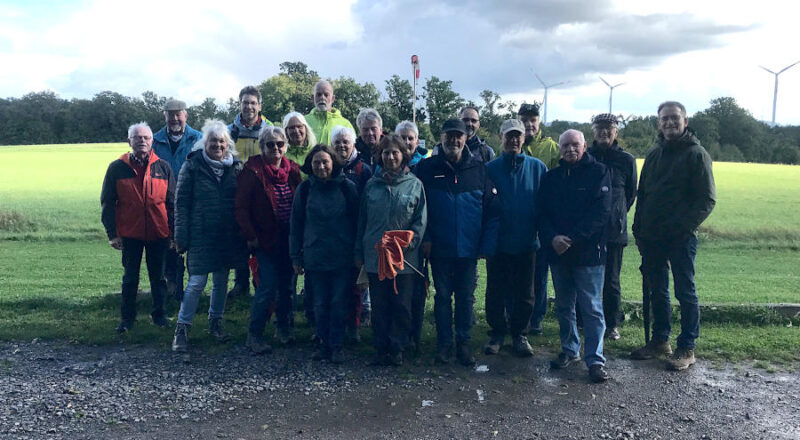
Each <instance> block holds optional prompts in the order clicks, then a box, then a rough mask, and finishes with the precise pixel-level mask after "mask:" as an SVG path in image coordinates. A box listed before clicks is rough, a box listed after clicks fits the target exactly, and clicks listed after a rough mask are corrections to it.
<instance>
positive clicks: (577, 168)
mask: <svg viewBox="0 0 800 440" xmlns="http://www.w3.org/2000/svg"><path fill="white" fill-rule="evenodd" d="M538 201H539V206H540V208H541V211H540V212H541V216H540V217H539V236H540V238H541V239H542V246H543V247H544V248H545V249H547V250H548V253H549V258H551V260H550V261H553V262H557V263H558V264H563V265H569V266H597V265H600V264H605V260H606V225H607V224H608V217H609V215H610V213H611V173H610V172H609V171H608V168H607V167H606V166H605V165H603V164H601V163H600V162H597V161H596V160H595V159H594V158H593V157H592V155H591V154H584V155H583V157H582V158H581V160H579V161H578V162H577V163H575V164H572V165H570V164H567V163H566V162H565V161H564V159H561V161H560V162H559V166H557V167H555V168H553V169H552V170H550V171H548V172H547V174H545V175H544V178H543V179H542V186H541V188H540V189H539V199H538ZM556 235H566V236H567V237H569V238H570V239H571V240H572V245H571V246H570V248H569V249H567V251H566V252H564V253H563V254H561V255H556V252H555V250H554V249H553V245H552V241H553V237H555V236H556Z"/></svg>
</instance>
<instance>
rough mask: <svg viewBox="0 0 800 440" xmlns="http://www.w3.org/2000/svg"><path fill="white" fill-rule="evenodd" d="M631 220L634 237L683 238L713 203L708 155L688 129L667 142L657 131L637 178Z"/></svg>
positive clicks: (714, 191)
mask: <svg viewBox="0 0 800 440" xmlns="http://www.w3.org/2000/svg"><path fill="white" fill-rule="evenodd" d="M638 198H639V200H638V201H637V202H636V213H635V215H634V220H633V236H634V237H636V239H637V240H647V241H652V240H683V239H685V238H687V237H688V236H689V235H691V234H693V233H694V231H695V230H697V228H698V227H699V226H700V224H701V223H703V220H705V219H706V218H707V217H708V216H709V214H711V211H712V210H713V209H714V205H715V204H716V188H715V185H714V175H713V173H712V171H711V156H709V155H708V152H706V150H705V149H704V148H703V147H702V146H701V145H700V141H698V140H697V137H695V135H694V132H693V131H692V130H691V129H688V128H687V130H686V132H685V133H684V134H683V136H681V137H680V138H678V139H676V140H675V141H672V142H667V140H666V139H664V137H663V136H662V135H660V134H659V136H658V139H657V140H656V144H655V145H654V146H653V148H652V149H650V151H649V152H648V153H647V157H646V158H645V160H644V165H643V166H642V175H641V177H640V178H639V191H638Z"/></svg>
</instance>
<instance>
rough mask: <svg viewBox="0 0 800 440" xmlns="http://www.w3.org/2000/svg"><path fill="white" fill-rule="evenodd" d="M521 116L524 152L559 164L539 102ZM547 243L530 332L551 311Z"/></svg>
mask: <svg viewBox="0 0 800 440" xmlns="http://www.w3.org/2000/svg"><path fill="white" fill-rule="evenodd" d="M517 116H518V118H519V119H520V120H521V121H522V124H523V125H525V143H523V144H522V152H523V153H524V154H526V155H528V156H532V157H535V158H537V159H539V160H541V161H542V162H544V164H545V166H546V167H547V170H548V171H549V170H552V169H553V168H555V167H557V166H558V161H559V160H560V159H561V153H560V152H559V150H558V144H557V143H556V141H554V140H553V139H551V138H549V137H544V136H543V135H542V131H541V130H539V122H540V120H539V104H537V103H535V102H534V103H533V104H522V105H521V106H520V107H519V111H518V112H517ZM545 248H546V247H545V246H542V247H541V248H539V250H538V251H536V265H535V268H534V274H533V297H534V303H533V314H532V315H531V326H530V330H529V332H530V334H533V335H538V334H541V333H542V320H543V319H544V315H545V314H546V313H547V271H548V267H549V266H548V262H547V252H545Z"/></svg>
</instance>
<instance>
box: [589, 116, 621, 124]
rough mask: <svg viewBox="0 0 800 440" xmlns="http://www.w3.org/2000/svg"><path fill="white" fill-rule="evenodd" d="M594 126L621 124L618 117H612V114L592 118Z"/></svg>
mask: <svg viewBox="0 0 800 440" xmlns="http://www.w3.org/2000/svg"><path fill="white" fill-rule="evenodd" d="M592 124H611V125H617V124H619V120H618V119H617V117H616V116H614V115H612V114H611V113H600V114H599V115H597V116H595V117H593V118H592Z"/></svg>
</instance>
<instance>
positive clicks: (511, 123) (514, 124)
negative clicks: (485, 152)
mask: <svg viewBox="0 0 800 440" xmlns="http://www.w3.org/2000/svg"><path fill="white" fill-rule="evenodd" d="M509 131H518V132H520V133H525V124H523V123H522V121H520V120H519V119H506V120H505V121H503V125H501V126H500V136H503V135H505V134H506V133H508V132H509Z"/></svg>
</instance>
